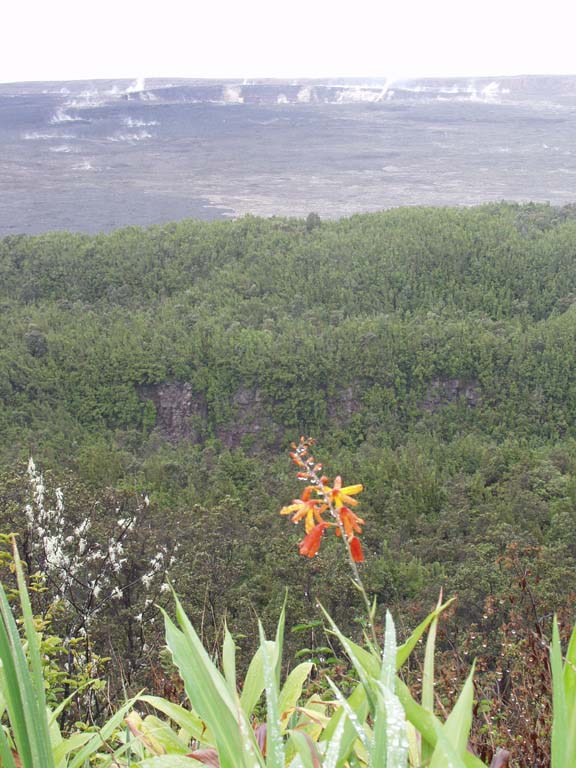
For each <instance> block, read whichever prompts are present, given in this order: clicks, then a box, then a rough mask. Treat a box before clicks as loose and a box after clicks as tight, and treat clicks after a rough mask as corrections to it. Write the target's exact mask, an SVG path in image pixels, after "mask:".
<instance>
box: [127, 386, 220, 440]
mask: <svg viewBox="0 0 576 768" xmlns="http://www.w3.org/2000/svg"><path fill="white" fill-rule="evenodd" d="M140 397H141V398H142V399H143V400H151V401H152V402H153V403H154V406H155V408H156V430H157V431H158V433H159V434H160V435H161V436H162V437H163V438H164V439H165V440H167V441H168V442H170V443H179V442H181V441H183V440H186V441H188V442H191V443H199V442H201V440H202V438H203V432H204V429H203V425H204V424H205V423H206V420H207V417H208V409H207V407H206V401H205V399H204V397H202V396H201V395H195V394H194V392H193V391H192V386H191V385H190V384H188V383H186V382H172V383H165V384H148V385H145V386H143V387H141V388H140Z"/></svg>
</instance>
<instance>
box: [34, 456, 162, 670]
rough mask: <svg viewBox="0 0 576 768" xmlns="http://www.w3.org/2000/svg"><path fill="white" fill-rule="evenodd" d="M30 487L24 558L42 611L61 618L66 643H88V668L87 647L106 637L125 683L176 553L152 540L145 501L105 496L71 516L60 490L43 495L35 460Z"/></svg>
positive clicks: (129, 495)
mask: <svg viewBox="0 0 576 768" xmlns="http://www.w3.org/2000/svg"><path fill="white" fill-rule="evenodd" d="M27 483H28V488H27V496H28V499H27V503H26V505H25V509H24V512H25V522H26V530H25V534H24V542H23V544H24V546H23V550H24V556H25V559H26V561H27V565H28V569H29V573H35V574H37V575H38V578H39V579H40V581H41V583H42V584H43V588H44V589H43V595H42V596H41V598H42V603H43V610H44V611H50V612H51V613H52V614H53V615H57V616H58V621H59V623H60V625H61V626H60V627H59V630H60V632H61V633H62V635H63V637H64V642H65V643H66V642H71V641H73V640H77V639H78V638H85V648H86V654H85V662H86V664H89V663H90V657H91V650H90V649H91V640H92V639H93V638H94V637H95V636H100V637H102V636H106V637H107V641H108V646H109V649H110V651H111V652H113V653H114V654H115V655H116V656H117V657H120V658H122V659H123V661H124V667H123V670H122V671H123V674H124V675H125V677H127V678H128V679H129V678H130V675H131V671H132V668H133V667H134V666H135V665H136V664H137V663H138V658H139V657H140V656H142V654H143V653H146V650H147V647H148V645H149V644H148V643H147V641H146V637H145V635H146V631H147V628H148V629H149V630H150V632H151V633H154V632H155V629H154V622H155V615H156V613H157V610H158V608H157V606H158V603H159V602H160V600H161V599H162V597H163V595H164V594H165V591H166V586H165V583H166V582H165V579H166V570H167V568H168V567H169V566H170V565H171V564H172V563H173V562H174V554H173V550H174V547H171V549H172V553H171V554H169V545H168V543H167V542H164V543H162V542H157V540H156V536H152V535H150V526H149V524H147V518H148V516H149V511H150V510H149V508H150V501H149V499H148V497H147V496H146V495H139V494H136V493H133V492H113V491H109V492H107V495H106V496H105V497H102V498H99V499H93V498H90V497H87V498H84V497H82V498H81V499H72V502H73V503H72V504H71V508H70V509H68V507H67V503H66V500H65V493H64V491H63V489H62V488H61V487H56V488H55V489H54V490H50V489H49V488H47V487H46V483H45V481H44V477H43V475H42V473H41V472H40V471H39V470H38V469H37V468H36V466H35V464H34V461H33V460H32V459H30V461H29V463H28V469H27ZM79 502H80V503H79ZM84 505H86V506H85V507H84ZM99 647H102V644H101V643H99Z"/></svg>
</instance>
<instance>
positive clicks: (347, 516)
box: [338, 507, 364, 541]
mask: <svg viewBox="0 0 576 768" xmlns="http://www.w3.org/2000/svg"><path fill="white" fill-rule="evenodd" d="M338 517H339V518H340V522H341V523H342V525H343V526H344V532H345V533H346V536H347V538H348V541H351V540H352V538H353V536H354V534H355V533H362V528H361V527H360V526H361V525H364V520H362V518H361V517H358V515H357V514H356V513H355V512H352V510H351V509H348V507H340V509H339V510H338Z"/></svg>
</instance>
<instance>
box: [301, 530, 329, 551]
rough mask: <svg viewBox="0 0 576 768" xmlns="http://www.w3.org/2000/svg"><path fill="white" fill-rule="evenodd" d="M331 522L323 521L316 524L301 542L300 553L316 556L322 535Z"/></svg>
mask: <svg viewBox="0 0 576 768" xmlns="http://www.w3.org/2000/svg"><path fill="white" fill-rule="evenodd" d="M329 525H330V523H326V522H322V523H318V525H315V526H314V527H313V528H312V530H311V531H310V532H309V533H308V535H307V536H306V537H305V538H304V539H302V541H301V542H300V554H301V555H305V556H306V557H314V555H315V554H316V553H317V552H318V550H319V549H320V544H321V542H322V536H323V535H324V531H325V530H326V528H328V526H329Z"/></svg>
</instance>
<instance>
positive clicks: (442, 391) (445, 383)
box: [418, 378, 481, 413]
mask: <svg viewBox="0 0 576 768" xmlns="http://www.w3.org/2000/svg"><path fill="white" fill-rule="evenodd" d="M461 399H463V400H464V401H465V403H466V405H467V407H468V408H475V407H476V406H477V405H478V404H479V403H480V400H481V395H480V387H479V384H478V381H477V380H476V379H443V378H436V379H432V381H431V382H430V386H429V387H428V391H427V392H426V396H425V398H424V399H423V400H421V401H420V403H418V406H419V408H421V409H422V410H423V411H427V412H428V413H435V412H436V411H437V410H439V409H440V408H442V407H443V406H445V405H449V404H450V403H454V402H457V401H458V400H461Z"/></svg>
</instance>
